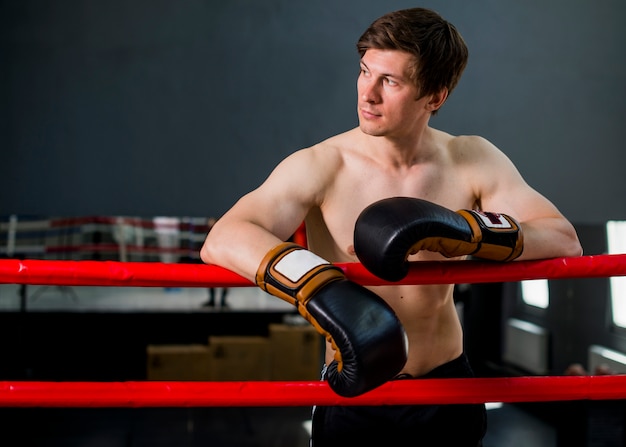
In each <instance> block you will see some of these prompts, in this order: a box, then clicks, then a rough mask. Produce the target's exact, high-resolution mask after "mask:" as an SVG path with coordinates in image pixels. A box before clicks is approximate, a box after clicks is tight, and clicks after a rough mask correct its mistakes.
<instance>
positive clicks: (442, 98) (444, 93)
mask: <svg viewBox="0 0 626 447" xmlns="http://www.w3.org/2000/svg"><path fill="white" fill-rule="evenodd" d="M446 99H448V89H447V88H446V87H444V88H442V89H441V90H440V91H439V92H437V93H433V94H432V95H431V96H430V100H429V101H428V102H427V103H426V109H427V110H428V111H429V112H431V113H432V112H435V111H437V110H439V107H441V106H442V105H443V103H444V102H446Z"/></svg>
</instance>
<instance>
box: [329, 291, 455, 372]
mask: <svg viewBox="0 0 626 447" xmlns="http://www.w3.org/2000/svg"><path fill="white" fill-rule="evenodd" d="M453 287H454V286H453V285H418V286H415V285H400V286H378V287H369V288H370V289H371V290H372V291H374V292H375V293H377V294H378V295H379V296H381V297H382V298H383V299H384V300H385V301H386V302H387V303H388V304H389V305H390V306H391V307H392V308H393V310H394V311H395V313H396V315H397V316H398V318H399V319H400V321H401V322H402V325H403V326H404V329H405V331H406V334H407V338H408V360H407V362H406V364H405V366H404V368H403V369H402V370H401V371H399V374H410V375H411V376H414V377H418V376H421V375H424V374H426V373H428V372H429V371H431V370H432V369H434V368H436V367H437V366H439V365H442V364H444V363H447V362H449V361H451V360H454V359H455V358H457V357H458V356H459V355H461V353H462V350H463V332H462V329H461V323H460V321H459V318H458V315H457V313H456V308H455V306H454V300H453V296H452V293H453ZM333 355H334V350H333V349H332V347H331V345H330V343H327V344H326V364H330V362H331V361H332V360H333Z"/></svg>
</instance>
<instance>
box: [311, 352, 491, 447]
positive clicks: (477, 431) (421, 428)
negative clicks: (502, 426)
mask: <svg viewBox="0 0 626 447" xmlns="http://www.w3.org/2000/svg"><path fill="white" fill-rule="evenodd" d="M471 377H474V372H473V371H472V368H471V367H470V365H469V362H468V360H467V357H466V356H465V354H462V355H461V356H460V357H458V358H457V359H455V360H452V361H451V362H448V363H445V364H443V365H441V366H438V367H437V368H435V369H434V370H432V371H430V372H429V373H428V374H426V375H424V376H420V377H418V378H413V377H411V376H407V375H403V376H399V377H398V378H397V379H398V380H407V379H408V380H419V379H439V378H471ZM322 378H323V376H322ZM486 430H487V413H486V411H485V406H484V405H483V404H462V405H461V404H454V405H385V406H333V407H322V406H317V407H315V408H314V409H313V421H312V437H311V447H331V446H341V447H345V446H349V445H382V446H392V445H407V446H408V445H411V446H420V447H421V446H424V447H441V446H448V445H450V446H455V447H466V446H467V447H480V446H481V445H482V438H483V437H484V435H485V432H486Z"/></svg>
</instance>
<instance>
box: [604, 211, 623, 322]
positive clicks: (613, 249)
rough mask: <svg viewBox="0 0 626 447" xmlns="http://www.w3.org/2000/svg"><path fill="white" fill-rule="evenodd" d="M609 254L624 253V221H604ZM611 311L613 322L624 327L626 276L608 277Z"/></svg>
mask: <svg viewBox="0 0 626 447" xmlns="http://www.w3.org/2000/svg"><path fill="white" fill-rule="evenodd" d="M606 238H607V245H608V250H609V254H620V253H626V221H617V220H609V221H608V222H607V223H606ZM609 284H610V287H611V289H610V290H611V311H612V315H613V323H614V324H615V325H617V326H619V327H623V328H626V277H624V276H613V277H611V278H610V283H609Z"/></svg>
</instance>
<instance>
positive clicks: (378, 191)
mask: <svg viewBox="0 0 626 447" xmlns="http://www.w3.org/2000/svg"><path fill="white" fill-rule="evenodd" d="M454 174H455V173H454V171H453V170H452V171H451V170H447V171H446V175H443V169H438V168H437V167H433V166H423V167H419V168H416V169H411V170H406V171H404V172H397V171H394V172H387V171H384V170H380V169H365V168H363V167H362V169H346V170H345V171H344V172H342V173H341V176H338V178H337V181H336V182H335V183H334V185H333V187H332V188H330V189H329V190H328V191H327V192H326V194H325V197H324V201H323V204H322V206H321V207H320V208H319V209H316V210H313V211H312V212H311V213H309V216H308V217H307V229H308V237H309V245H310V248H311V249H313V250H314V251H316V252H318V253H319V254H320V255H322V256H325V257H326V259H329V260H331V261H334V262H354V261H356V257H355V255H354V250H353V234H354V225H355V222H356V220H357V218H358V216H359V214H360V213H361V211H363V209H365V207H367V206H368V205H370V204H372V203H374V202H375V201H377V200H380V199H384V198H387V197H398V196H404V197H416V198H421V199H424V200H429V201H432V202H435V203H438V204H440V205H443V206H446V207H448V208H450V209H455V210H456V209H460V208H467V207H470V206H472V205H473V202H474V200H475V199H474V198H473V195H472V192H471V188H470V187H469V185H467V184H466V183H465V182H464V181H463V180H462V178H461V176H460V175H454Z"/></svg>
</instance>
